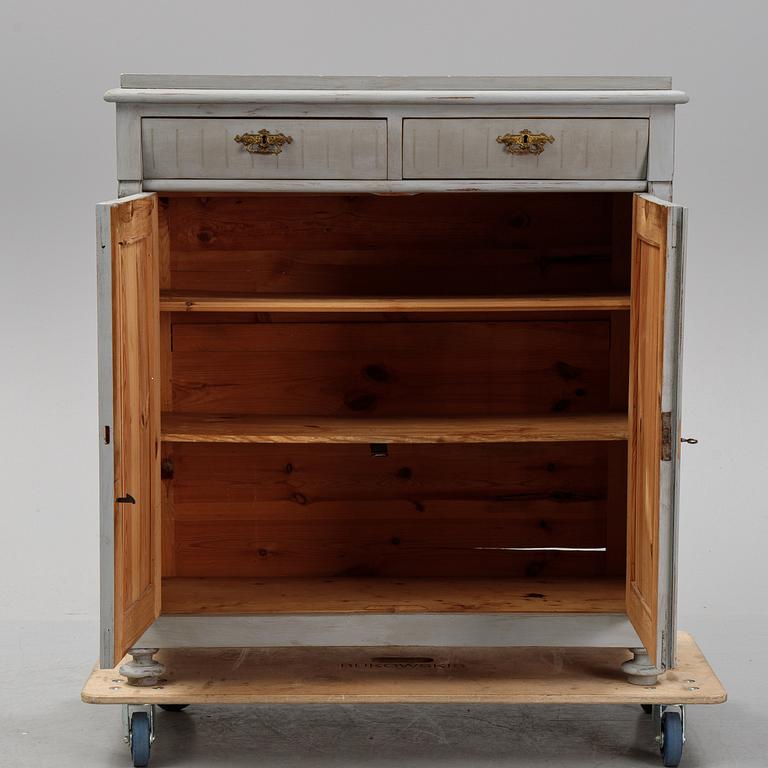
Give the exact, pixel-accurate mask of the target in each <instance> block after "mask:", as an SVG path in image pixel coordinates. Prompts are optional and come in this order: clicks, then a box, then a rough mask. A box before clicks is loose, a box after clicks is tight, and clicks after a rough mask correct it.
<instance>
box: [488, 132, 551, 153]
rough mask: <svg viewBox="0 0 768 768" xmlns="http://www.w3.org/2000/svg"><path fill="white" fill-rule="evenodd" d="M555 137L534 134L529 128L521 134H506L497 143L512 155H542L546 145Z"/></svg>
mask: <svg viewBox="0 0 768 768" xmlns="http://www.w3.org/2000/svg"><path fill="white" fill-rule="evenodd" d="M554 140H555V137H554V136H549V135H548V134H546V133H532V132H531V131H529V130H528V129H527V128H526V129H525V130H524V131H520V133H505V134H504V135H503V136H497V137H496V141H498V142H499V144H503V145H504V148H505V149H506V150H507V152H509V153H510V154H511V155H540V154H541V153H542V152H543V151H544V145H545V144H551V143H552V142H553V141H554Z"/></svg>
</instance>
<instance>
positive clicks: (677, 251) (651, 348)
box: [626, 195, 685, 667]
mask: <svg viewBox="0 0 768 768" xmlns="http://www.w3.org/2000/svg"><path fill="white" fill-rule="evenodd" d="M684 213H685V209H683V208H682V207H681V206H677V205H672V204H671V203H667V202H665V201H664V200H659V199H657V198H654V197H651V196H650V195H635V198H634V206H633V226H632V300H631V310H630V311H631V316H630V325H631V331H630V366H629V377H630V378H629V382H630V383H629V435H630V442H629V451H628V455H629V473H628V520H627V597H626V600H627V614H628V616H629V618H630V620H631V622H632V624H633V625H634V627H635V630H636V631H637V634H638V635H639V637H640V639H641V640H642V642H643V645H644V646H645V648H646V650H647V651H648V653H649V655H650V657H651V659H655V662H656V664H657V665H659V666H666V667H670V666H674V635H675V626H674V624H675V569H674V558H675V545H676V541H675V540H676V526H677V474H678V473H677V468H678V462H679V446H680V439H679V402H678V397H679V395H678V393H679V385H680V381H679V377H680V342H681V335H682V327H681V320H682V276H683V262H684V260H683V239H684Z"/></svg>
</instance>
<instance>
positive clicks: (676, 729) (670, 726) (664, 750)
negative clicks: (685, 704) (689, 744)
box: [659, 712, 683, 768]
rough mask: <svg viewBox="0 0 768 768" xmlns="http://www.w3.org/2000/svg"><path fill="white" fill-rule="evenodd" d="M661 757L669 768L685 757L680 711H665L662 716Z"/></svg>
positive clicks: (678, 763) (672, 767)
mask: <svg viewBox="0 0 768 768" xmlns="http://www.w3.org/2000/svg"><path fill="white" fill-rule="evenodd" d="M659 746H660V749H661V759H662V760H663V761H664V765H665V766H666V767H667V768H675V766H677V765H680V760H681V758H682V757H683V721H682V719H681V718H680V713H679V712H665V713H664V714H663V715H662V716H661V744H660V745H659Z"/></svg>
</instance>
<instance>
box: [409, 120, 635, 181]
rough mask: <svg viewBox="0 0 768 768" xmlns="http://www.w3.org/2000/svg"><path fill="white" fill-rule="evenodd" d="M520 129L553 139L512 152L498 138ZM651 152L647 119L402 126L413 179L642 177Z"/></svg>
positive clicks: (445, 122) (443, 122)
mask: <svg viewBox="0 0 768 768" xmlns="http://www.w3.org/2000/svg"><path fill="white" fill-rule="evenodd" d="M523 130H529V131H531V132H532V133H534V134H546V135H548V136H551V137H552V138H553V139H554V141H553V142H551V143H548V144H546V145H545V146H544V151H543V152H542V153H541V154H538V155H534V154H528V155H513V154H511V153H509V152H508V151H506V149H505V147H504V146H503V145H502V144H500V143H498V142H497V140H496V139H497V137H498V136H503V135H505V134H510V133H511V134H515V133H520V132H521V131H523ZM647 154H648V121H647V120H629V119H619V120H610V119H606V118H601V119H598V120H589V119H584V118H575V119H565V120H559V119H558V120H556V119H540V118H533V119H531V118H526V117H521V118H517V119H515V120H501V119H483V118H472V119H464V118H461V119H444V118H443V119H418V120H413V119H409V120H405V121H404V128H403V176H404V178H408V179H493V178H502V179H504V178H508V179H515V178H518V179H579V180H584V179H644V178H645V172H646V157H647Z"/></svg>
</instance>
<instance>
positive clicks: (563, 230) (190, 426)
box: [159, 193, 632, 614]
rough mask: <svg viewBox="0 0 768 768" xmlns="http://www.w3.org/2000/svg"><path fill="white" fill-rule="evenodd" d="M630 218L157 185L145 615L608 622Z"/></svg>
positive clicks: (527, 201)
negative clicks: (566, 615) (153, 504)
mask: <svg viewBox="0 0 768 768" xmlns="http://www.w3.org/2000/svg"><path fill="white" fill-rule="evenodd" d="M631 207H632V196H631V194H623V193H550V194H544V193H535V194H517V193H515V194H511V193H503V194H502V193H500V194H495V193H494V194H490V193H488V194H486V193H472V194H458V193H442V194H421V195H389V196H387V195H366V194H354V195H310V194H287V193H281V194H253V195H247V196H246V195H240V196H232V195H210V196H205V197H203V196H199V195H178V196H168V197H164V198H162V199H161V205H160V222H159V226H160V286H161V297H160V309H161V316H160V317H161V320H160V323H161V370H162V403H163V411H164V414H163V425H162V435H163V443H162V573H163V577H164V578H163V589H162V612H163V613H205V612H214V613H230V614H236V613H272V612H274V613H279V612H294V613H305V612H323V611H328V612H357V611H398V612H400V611H402V612H408V611H426V612H433V611H494V612H495V611H532V612H535V611H565V612H623V610H624V582H625V572H626V529H627V479H626V478H627V440H626V437H627V435H626V430H627V392H628V361H629V293H630V246H631V238H630V234H631V218H632V214H631Z"/></svg>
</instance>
